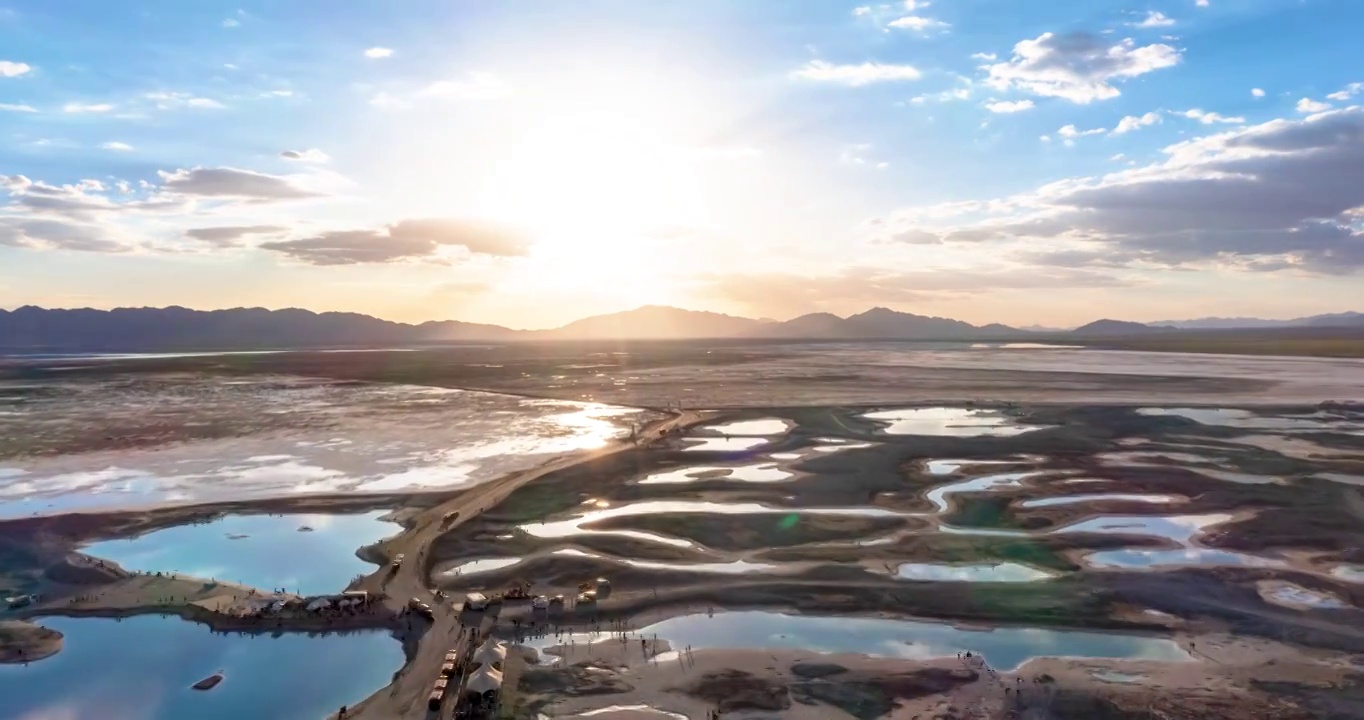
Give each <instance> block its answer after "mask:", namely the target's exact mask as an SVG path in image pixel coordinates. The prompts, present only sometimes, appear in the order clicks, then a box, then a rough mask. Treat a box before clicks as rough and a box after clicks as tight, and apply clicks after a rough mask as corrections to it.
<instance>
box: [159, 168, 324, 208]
mask: <svg viewBox="0 0 1364 720" xmlns="http://www.w3.org/2000/svg"><path fill="white" fill-rule="evenodd" d="M156 174H157V175H159V176H160V177H161V180H162V187H163V188H164V189H166V190H167V191H170V192H174V193H179V194H181V195H196V196H200V197H218V198H241V199H246V200H256V201H272V200H297V199H302V198H311V197H317V196H318V193H315V192H312V191H309V190H305V189H303V188H300V187H298V186H297V185H295V184H294V183H293V182H291V181H290V179H289V178H286V177H278V176H275V175H266V174H264V173H258V172H252V171H250V170H238V169H236V168H227V167H222V168H206V167H196V168H192V169H190V170H184V169H181V170H176V171H175V172H166V171H164V170H159V171H157V173H156Z"/></svg>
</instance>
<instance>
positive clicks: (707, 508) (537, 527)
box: [521, 500, 905, 547]
mask: <svg viewBox="0 0 1364 720" xmlns="http://www.w3.org/2000/svg"><path fill="white" fill-rule="evenodd" d="M660 513H666V514H672V513H712V514H716V515H770V514H780V515H792V516H798V515H846V516H850V517H905V514H904V513H900V512H896V511H894V510H887V509H884V508H875V507H820V508H779V507H771V506H768V505H761V504H758V503H715V502H703V501H691V500H652V501H648V502H638V503H632V504H630V505H621V506H620V507H613V508H606V509H603V510H594V511H592V512H588V513H585V514H583V515H580V516H578V517H574V518H569V519H567V520H554V521H548V522H539V523H529V524H526V525H522V526H521V530H523V531H525V532H527V533H529V534H531V535H534V536H535V537H541V538H562V537H570V536H573V535H583V534H594V535H617V536H620V537H629V538H635V539H637V540H645V541H651V542H661V543H664V544H667V545H673V546H676V547H691V546H692V544H693V543H692V542H691V541H689V540H683V539H681V538H674V537H668V536H665V535H656V534H654V533H649V532H643V531H639V530H594V529H592V528H585V527H583V525H587V524H589V523H593V522H598V521H600V520H606V519H609V518H617V517H630V516H636V515H656V514H660Z"/></svg>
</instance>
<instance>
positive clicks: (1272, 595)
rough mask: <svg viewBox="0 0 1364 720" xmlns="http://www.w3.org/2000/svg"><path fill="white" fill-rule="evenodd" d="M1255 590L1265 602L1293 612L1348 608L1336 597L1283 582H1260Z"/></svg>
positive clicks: (1347, 605)
mask: <svg viewBox="0 0 1364 720" xmlns="http://www.w3.org/2000/svg"><path fill="white" fill-rule="evenodd" d="M1255 588H1256V590H1258V591H1259V593H1260V598H1261V599H1263V600H1264V601H1265V602H1267V603H1273V604H1275V605H1280V606H1283V607H1287V608H1292V609H1294V610H1342V609H1345V608H1348V607H1350V606H1349V604H1347V603H1346V602H1345V601H1344V600H1341V599H1340V598H1339V597H1337V596H1336V595H1333V594H1331V593H1326V592H1320V591H1318V590H1308V589H1307V588H1305V587H1303V586H1301V585H1294V584H1293V583H1290V582H1285V581H1283V580H1261V581H1260V582H1258V583H1256V585H1255Z"/></svg>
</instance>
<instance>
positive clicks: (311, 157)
mask: <svg viewBox="0 0 1364 720" xmlns="http://www.w3.org/2000/svg"><path fill="white" fill-rule="evenodd" d="M279 156H280V157H282V158H284V159H285V160H293V161H294V162H303V163H324V162H327V161H328V160H330V159H331V156H329V155H327V153H324V152H322V151H321V150H318V149H317V148H308V149H307V150H285V151H284V152H282V153H280V154H279Z"/></svg>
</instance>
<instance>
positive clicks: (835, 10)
mask: <svg viewBox="0 0 1364 720" xmlns="http://www.w3.org/2000/svg"><path fill="white" fill-rule="evenodd" d="M58 5H59V7H58ZM1359 27H1364V5H1362V4H1360V3H1355V2H1349V1H1348V0H1146V1H1143V2H1132V1H1130V0H1121V1H1117V0H1115V1H1112V2H1096V1H1094V0H1088V1H1082V0H1052V1H1048V2H1026V3H1025V2H1020V1H1019V0H933V1H932V2H922V1H921V0H910V1H908V2H906V1H905V0H896V1H895V2H891V3H879V4H866V3H857V2H835V1H834V0H820V1H819V2H813V1H812V2H801V3H796V2H779V1H777V0H742V1H741V0H729V1H725V2H722V1H720V0H687V1H686V2H663V1H657V2H649V3H640V2H623V1H619V0H595V1H582V2H551V1H549V0H536V1H529V0H500V1H498V2H488V1H480V2H475V1H473V0H463V1H462V0H440V1H436V0H419V1H407V2H384V3H379V2H364V1H352V2H346V3H324V2H320V1H311V2H283V3H281V2H275V3H255V2H223V3H219V2H210V1H207V0H205V1H201V2H194V3H185V2H172V1H171V0H158V1H146V2H122V3H111V2H93V1H89V0H71V1H69V2H64V3H60V4H54V3H51V2H13V1H11V2H9V3H8V4H3V3H2V2H0V40H3V42H0V138H3V140H2V141H0V176H3V180H4V185H3V189H4V190H5V192H6V193H7V197H6V198H5V199H4V202H5V203H6V204H4V205H3V206H0V306H3V307H14V306H18V305H23V304H40V305H47V306H92V307H115V306H122V305H167V304H180V305H185V306H190V307H199V308H219V307H232V306H240V305H261V306H266V307H285V306H298V307H308V308H312V309H316V310H330V309H337V310H354V311H360V312H367V313H371V314H375V315H379V316H383V317H389V318H394V319H401V320H425V319H433V318H456V319H464V320H474V321H483V322H497V323H502V324H508V325H513V326H518V327H542V326H550V325H556V324H560V323H562V322H565V321H568V320H571V319H574V318H576V317H579V316H582V315H586V314H592V313H598V312H610V311H615V310H621V309H626V308H629V307H634V306H637V305H642V304H648V303H660V304H674V305H679V306H683V307H690V308H696V309H707V310H716V311H722V312H730V313H734V314H747V315H754V316H759V315H760V316H768V317H778V318H785V317H792V316H795V315H798V314H801V313H804V312H812V311H830V312H836V313H843V314H846V313H851V312H857V311H860V310H863V309H866V308H868V307H871V306H873V305H884V306H889V307H893V308H897V309H902V310H907V311H912V312H920V313H924V314H932V315H942V316H950V317H957V318H961V319H965V320H969V321H974V322H993V321H1000V322H1008V323H1013V324H1018V325H1027V324H1032V323H1041V324H1046V325H1061V326H1064V325H1070V324H1078V323H1081V322H1085V321H1087V320H1090V319H1093V318H1094V317H1096V316H1099V315H1106V316H1116V317H1124V318H1129V319H1135V320H1159V319H1168V318H1181V317H1197V316H1207V315H1258V316H1267V317H1290V316H1298V315H1306V314H1313V313H1318V312H1333V311H1340V310H1347V309H1361V308H1360V300H1361V299H1364V292H1361V291H1360V290H1359V288H1360V287H1361V284H1360V277H1359V276H1360V273H1361V271H1364V236H1361V221H1362V220H1364V109H1361V108H1360V107H1358V105H1359V104H1360V103H1359V99H1360V98H1361V97H1364V92H1361V91H1362V90H1364V85H1360V84H1359V83H1361V82H1364V70H1361V68H1364V44H1361V43H1360V42H1359V41H1358V33H1357V28H1359Z"/></svg>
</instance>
